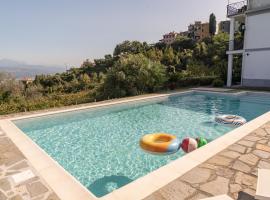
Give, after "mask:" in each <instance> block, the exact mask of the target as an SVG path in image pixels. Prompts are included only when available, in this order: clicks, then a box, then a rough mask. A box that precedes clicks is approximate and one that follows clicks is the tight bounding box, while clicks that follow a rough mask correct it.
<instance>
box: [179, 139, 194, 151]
mask: <svg viewBox="0 0 270 200" xmlns="http://www.w3.org/2000/svg"><path fill="white" fill-rule="evenodd" d="M181 148H182V149H183V151H184V152H186V153H190V152H191V151H194V150H196V149H197V148H198V143H197V141H196V140H195V139H193V138H185V139H184V140H183V141H182V144H181Z"/></svg>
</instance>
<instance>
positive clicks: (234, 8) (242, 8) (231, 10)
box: [227, 0, 247, 17]
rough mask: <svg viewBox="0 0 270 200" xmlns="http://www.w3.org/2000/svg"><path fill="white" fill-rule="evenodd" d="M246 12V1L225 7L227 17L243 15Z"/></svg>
mask: <svg viewBox="0 0 270 200" xmlns="http://www.w3.org/2000/svg"><path fill="white" fill-rule="evenodd" d="M246 11H247V0H244V1H239V2H236V3H232V4H229V5H228V6H227V16H228V17H232V16H235V15H240V14H244V13H245V12H246Z"/></svg>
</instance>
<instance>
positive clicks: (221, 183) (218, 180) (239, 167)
mask: <svg viewBox="0 0 270 200" xmlns="http://www.w3.org/2000/svg"><path fill="white" fill-rule="evenodd" d="M202 156H203V155H202ZM258 168H259V169H270V122H268V123H267V124H265V125H264V126H262V127H260V128H259V129H257V130H256V131H254V132H252V133H251V134H249V135H248V136H246V137H244V138H243V139H241V140H240V141H238V142H237V143H236V144H233V145H231V146H229V147H228V148H227V149H225V150H223V151H222V152H220V153H218V154H217V155H215V156H214V157H212V158H211V159H209V160H207V161H206V162H204V163H203V164H201V165H199V166H197V167H195V168H194V169H192V170H191V171H189V172H188V173H186V174H185V175H183V176H181V177H180V178H178V179H176V180H175V181H173V182H172V183H170V184H168V185H167V186H165V187H163V188H162V189H160V190H159V191H157V192H155V193H153V194H152V195H150V196H149V197H147V198H145V200H174V199H175V200H180V199H181V200H197V199H202V198H206V197H210V196H216V195H222V194H228V195H229V196H230V197H232V198H233V199H238V198H239V199H241V200H249V199H254V198H253V197H254V196H255V190H256V185H257V172H258ZM269 188H270V186H269Z"/></svg>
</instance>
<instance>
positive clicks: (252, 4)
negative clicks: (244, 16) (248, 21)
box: [249, 0, 270, 9]
mask: <svg viewBox="0 0 270 200" xmlns="http://www.w3.org/2000/svg"><path fill="white" fill-rule="evenodd" d="M267 6H270V1H269V0H249V8H250V9H258V8H264V7H267Z"/></svg>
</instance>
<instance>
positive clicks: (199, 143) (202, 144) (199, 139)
mask: <svg viewBox="0 0 270 200" xmlns="http://www.w3.org/2000/svg"><path fill="white" fill-rule="evenodd" d="M196 141H197V143H198V148H200V147H202V146H204V145H206V144H207V143H208V142H207V140H206V139H205V138H203V137H198V138H196Z"/></svg>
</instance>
